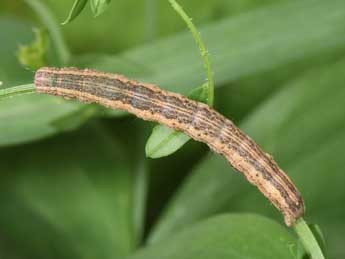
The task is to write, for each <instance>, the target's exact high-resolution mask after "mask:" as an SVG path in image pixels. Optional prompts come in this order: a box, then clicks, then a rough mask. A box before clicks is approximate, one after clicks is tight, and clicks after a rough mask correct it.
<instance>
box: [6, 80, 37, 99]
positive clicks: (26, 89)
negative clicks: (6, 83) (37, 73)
mask: <svg viewBox="0 0 345 259" xmlns="http://www.w3.org/2000/svg"><path fill="white" fill-rule="evenodd" d="M35 92H36V87H35V85H34V84H28V85H19V86H15V87H10V88H5V89H0V101H1V100H3V99H7V98H11V97H14V96H18V95H23V94H32V93H35Z"/></svg>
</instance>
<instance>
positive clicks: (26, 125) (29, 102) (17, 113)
mask: <svg viewBox="0 0 345 259" xmlns="http://www.w3.org/2000/svg"><path fill="white" fill-rule="evenodd" d="M47 107H49V108H47ZM82 107H84V105H83V104H81V103H78V102H68V101H64V100H63V99H61V98H56V97H53V96H46V95H38V94H33V95H23V96H18V97H15V98H10V99H5V100H1V101H0V121H1V123H0V145H1V146H6V145H14V144H19V143H23V142H28V141H32V140H36V139H39V138H43V137H47V136H51V135H53V134H56V133H58V132H60V131H61V129H62V128H61V127H60V125H54V123H55V122H56V121H58V120H61V118H63V117H66V116H72V115H73V114H76V113H78V112H79V111H80V110H81V109H82ZM69 128H70V127H69Z"/></svg>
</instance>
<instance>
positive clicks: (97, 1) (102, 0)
mask: <svg viewBox="0 0 345 259" xmlns="http://www.w3.org/2000/svg"><path fill="white" fill-rule="evenodd" d="M110 2H111V0H91V3H90V4H91V10H92V12H93V15H94V16H95V17H97V16H99V15H101V14H102V13H103V12H104V11H105V10H106V9H107V7H108V5H109V4H110Z"/></svg>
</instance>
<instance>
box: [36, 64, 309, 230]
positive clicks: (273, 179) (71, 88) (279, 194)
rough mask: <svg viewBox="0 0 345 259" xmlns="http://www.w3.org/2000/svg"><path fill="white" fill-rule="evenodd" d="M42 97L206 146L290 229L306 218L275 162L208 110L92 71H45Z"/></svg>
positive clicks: (39, 84) (40, 77) (39, 78)
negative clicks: (113, 113) (129, 117)
mask: <svg viewBox="0 0 345 259" xmlns="http://www.w3.org/2000/svg"><path fill="white" fill-rule="evenodd" d="M35 86H36V91H37V92H38V93H43V94H50V95H56V96H62V97H64V98H66V99H71V98H75V99H78V100H79V101H81V102H86V103H98V104H101V105H103V106H105V107H108V108H112V109H122V110H126V111H128V112H130V113H133V114H134V115H136V116H137V117H139V118H142V119H144V120H149V121H155V122H158V123H160V124H163V125H166V126H168V127H170V128H173V129H175V130H179V131H183V132H184V133H186V134H187V135H189V136H190V137H191V138H193V139H195V140H197V141H200V142H204V143H206V144H207V145H208V146H209V147H210V149H211V150H213V151H214V152H216V153H219V154H221V155H223V156H224V157H225V158H226V159H227V160H228V161H229V163H230V164H231V165H232V166H233V167H234V168H235V169H236V170H238V171H239V172H242V173H243V174H244V175H245V177H246V178H247V180H248V181H249V182H250V183H251V184H253V185H255V186H257V188H258V189H259V190H260V191H261V192H262V193H263V195H264V196H266V197H267V198H268V199H269V200H270V201H271V203H272V204H273V205H274V206H275V207H276V208H277V209H278V210H280V211H281V213H282V214H283V216H284V220H285V223H286V225H287V226H291V225H293V224H294V222H296V220H297V219H299V218H300V217H301V216H303V214H304V202H303V199H302V197H301V195H300V193H299V191H298V190H297V188H296V187H295V185H294V184H293V182H292V181H291V180H290V178H289V177H288V176H287V175H286V174H285V173H284V171H283V170H282V169H280V168H279V166H278V164H277V163H276V162H275V161H274V160H273V158H272V157H271V156H270V155H269V154H267V153H265V152H264V151H263V150H262V149H261V148H260V147H259V146H258V145H257V144H256V143H255V142H254V141H253V140H252V139H251V138H250V137H249V136H247V135H246V134H245V133H244V132H243V131H241V130H240V129H239V128H238V127H237V126H236V125H235V124H234V123H233V122H232V121H231V120H229V119H227V118H225V117H224V116H223V115H221V114H220V113H218V112H217V111H216V110H214V109H212V108H210V107H209V106H208V105H206V104H204V103H201V102H197V101H194V100H190V99H188V98H186V97H185V96H183V95H180V94H177V93H172V92H169V91H166V90H163V89H161V88H159V87H158V86H156V85H153V84H147V83H141V82H137V81H134V80H130V79H127V78H126V77H124V76H122V75H118V74H111V73H105V72H98V71H95V70H90V69H84V70H82V69H78V68H52V67H44V68H41V69H39V70H38V71H37V72H36V74H35Z"/></svg>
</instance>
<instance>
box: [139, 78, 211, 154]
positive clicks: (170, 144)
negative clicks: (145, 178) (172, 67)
mask: <svg viewBox="0 0 345 259" xmlns="http://www.w3.org/2000/svg"><path fill="white" fill-rule="evenodd" d="M188 97H189V98H190V99H193V100H197V101H200V102H205V103H206V102H207V98H208V85H207V84H203V85H202V86H200V87H197V88H195V89H194V90H193V91H192V92H191V93H190V94H189V95H188ZM188 140H190V137H189V136H187V135H186V134H184V133H183V132H180V131H176V130H173V129H170V128H168V127H166V126H164V125H157V126H155V127H154V128H153V130H152V133H151V135H150V137H149V139H148V140H147V142H146V147H145V152H146V156H147V157H150V158H159V157H164V156H168V155H171V154H172V153H174V152H175V151H177V150H178V149H180V148H181V147H182V146H183V145H184V144H186V143H187V142H188Z"/></svg>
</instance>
